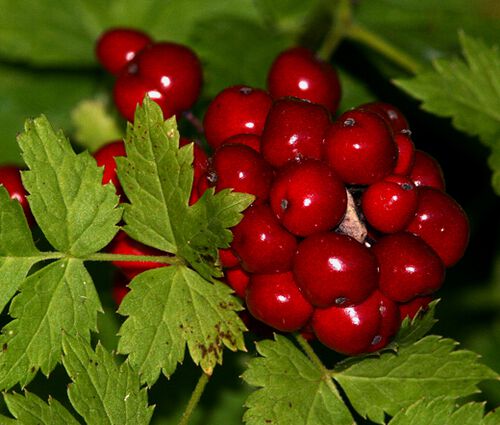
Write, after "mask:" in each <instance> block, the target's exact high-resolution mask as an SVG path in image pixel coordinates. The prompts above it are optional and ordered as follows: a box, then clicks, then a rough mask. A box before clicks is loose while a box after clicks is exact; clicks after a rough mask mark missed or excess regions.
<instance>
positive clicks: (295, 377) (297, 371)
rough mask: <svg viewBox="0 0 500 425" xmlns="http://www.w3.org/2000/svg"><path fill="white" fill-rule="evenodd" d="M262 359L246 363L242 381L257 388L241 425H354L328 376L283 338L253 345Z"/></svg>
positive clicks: (277, 336)
mask: <svg viewBox="0 0 500 425" xmlns="http://www.w3.org/2000/svg"><path fill="white" fill-rule="evenodd" d="M257 351H258V352H259V353H260V355H261V356H262V357H258V358H256V359H253V360H251V361H250V363H249V365H248V369H247V370H246V371H245V373H244V374H243V379H244V380H245V381H246V382H247V383H248V384H250V385H253V386H256V387H259V389H258V390H256V391H255V392H253V393H252V394H251V395H250V396H249V397H248V399H247V402H246V404H245V406H246V407H247V408H248V410H247V411H246V412H245V415H244V416H243V420H244V421H245V423H247V424H250V425H253V424H255V425H256V424H265V423H269V424H277V425H280V424H283V425H288V424H294V425H302V424H309V425H322V424H324V425H330V424H336V425H343V424H346V425H347V424H349V425H352V424H354V420H353V418H352V416H351V414H350V412H349V409H348V408H347V406H346V405H345V404H344V402H343V400H342V398H341V397H340V395H339V394H338V392H337V390H336V388H335V385H334V383H333V382H332V380H331V378H330V377H329V376H325V375H324V372H323V371H321V370H320V369H318V368H317V367H316V366H315V365H314V364H313V363H312V362H311V361H310V360H309V359H308V358H307V357H306V356H305V355H304V354H303V353H302V352H301V351H300V350H299V349H297V348H296V347H295V346H294V345H293V344H292V343H291V342H290V341H289V340H288V339H287V338H285V337H284V336H280V335H276V336H275V341H269V340H264V341H261V342H259V343H257Z"/></svg>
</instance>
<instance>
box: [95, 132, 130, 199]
mask: <svg viewBox="0 0 500 425" xmlns="http://www.w3.org/2000/svg"><path fill="white" fill-rule="evenodd" d="M126 155H127V152H126V151H125V144H124V143H123V140H116V141H114V142H111V143H108V144H106V145H104V146H102V147H101V148H100V149H98V150H97V151H96V152H94V158H95V161H96V162H97V166H98V167H104V171H103V174H102V184H106V183H109V182H111V183H113V185H114V186H115V188H116V193H117V194H122V193H123V191H122V187H121V184H120V180H118V175H117V174H116V161H115V158H116V157H117V156H126Z"/></svg>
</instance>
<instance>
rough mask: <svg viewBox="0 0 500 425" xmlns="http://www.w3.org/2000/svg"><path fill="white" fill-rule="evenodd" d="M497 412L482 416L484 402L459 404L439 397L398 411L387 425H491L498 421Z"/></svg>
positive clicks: (498, 415)
mask: <svg viewBox="0 0 500 425" xmlns="http://www.w3.org/2000/svg"><path fill="white" fill-rule="evenodd" d="M499 412H500V411H497V412H493V413H490V414H488V415H487V416H486V417H484V416H483V415H484V403H467V404H464V405H462V406H459V405H457V403H456V402H455V401H454V400H453V399H449V398H443V397H440V398H437V399H434V400H420V401H418V402H417V403H415V404H413V405H411V406H409V407H408V408H407V409H404V410H402V411H400V412H398V413H397V414H396V415H395V416H394V418H392V420H391V421H390V422H389V424H388V425H429V424H432V425H455V424H461V425H493V424H498V423H500V422H498V421H499V420H500V414H499ZM493 421H496V422H493Z"/></svg>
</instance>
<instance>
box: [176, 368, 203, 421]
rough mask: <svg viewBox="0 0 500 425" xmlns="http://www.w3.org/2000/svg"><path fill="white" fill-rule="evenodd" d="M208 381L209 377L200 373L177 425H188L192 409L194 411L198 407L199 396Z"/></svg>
mask: <svg viewBox="0 0 500 425" xmlns="http://www.w3.org/2000/svg"><path fill="white" fill-rule="evenodd" d="M209 379H210V376H208V375H207V374H206V373H204V372H203V373H202V374H201V376H200V379H198V383H197V384H196V387H195V389H194V391H193V393H192V394H191V398H190V399H189V402H188V404H187V406H186V409H185V410H184V413H183V414H182V417H181V420H180V422H179V425H187V424H188V423H189V419H190V418H191V415H192V414H193V412H194V409H196V406H197V405H198V402H199V401H200V398H201V395H202V394H203V391H204V390H205V387H206V385H207V383H208V380H209Z"/></svg>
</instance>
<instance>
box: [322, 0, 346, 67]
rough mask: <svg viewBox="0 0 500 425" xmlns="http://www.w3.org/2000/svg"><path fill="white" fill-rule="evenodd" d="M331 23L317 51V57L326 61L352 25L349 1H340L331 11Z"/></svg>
mask: <svg viewBox="0 0 500 425" xmlns="http://www.w3.org/2000/svg"><path fill="white" fill-rule="evenodd" d="M332 17H333V22H332V25H331V26H330V30H329V31H328V33H327V34H326V36H325V38H324V40H323V44H322V45H321V47H320V48H319V49H318V56H319V57H320V58H321V59H323V60H324V61H328V59H330V56H331V55H332V53H333V52H334V51H335V50H336V49H337V46H338V45H339V44H340V42H341V41H342V39H343V38H344V37H345V33H346V32H347V30H348V28H349V27H350V26H351V23H352V10H351V2H350V0H340V1H339V3H338V4H336V5H335V6H334V9H333V11H332Z"/></svg>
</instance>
